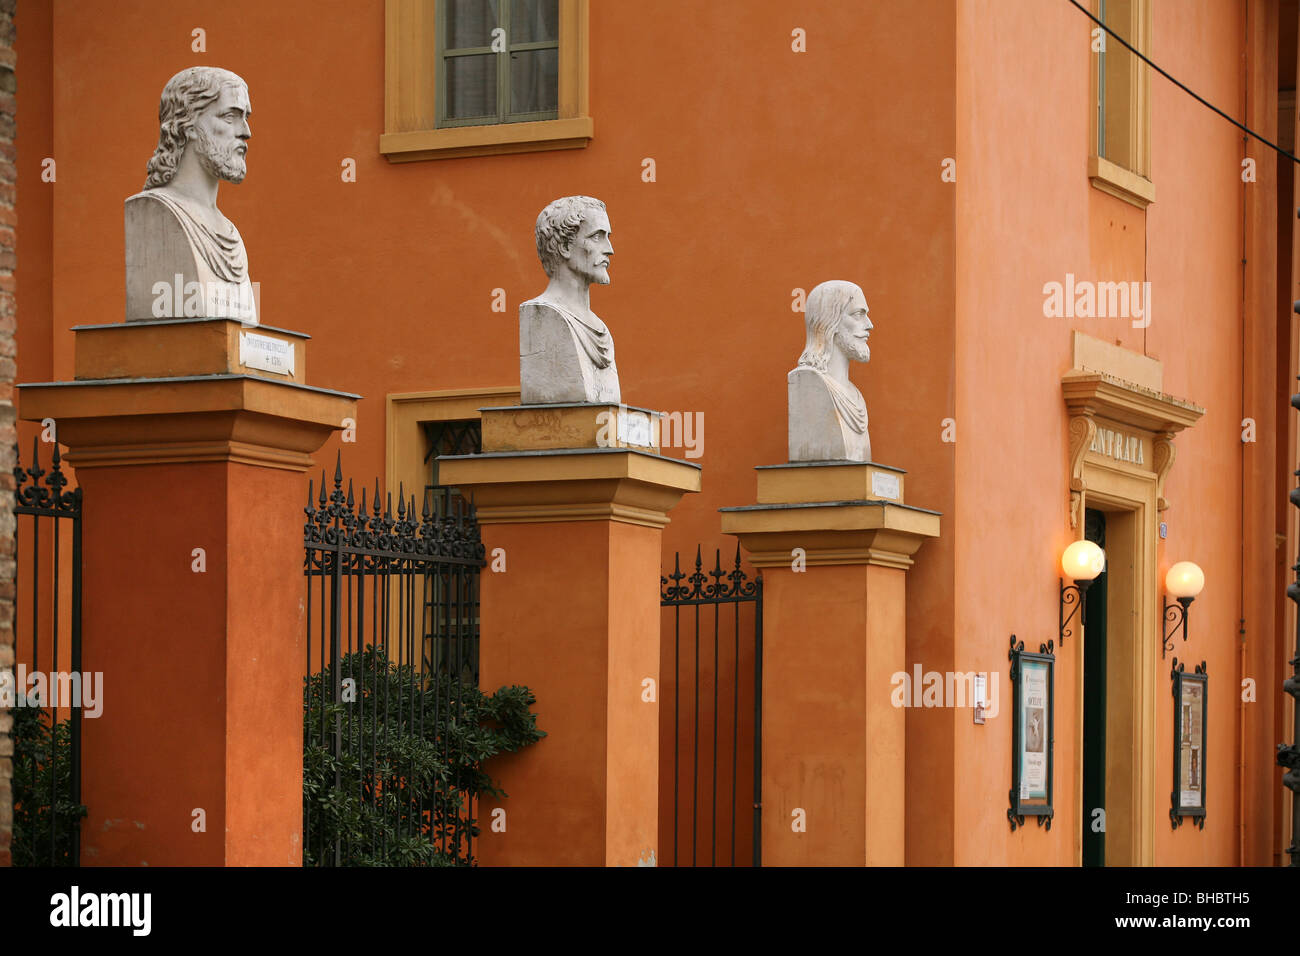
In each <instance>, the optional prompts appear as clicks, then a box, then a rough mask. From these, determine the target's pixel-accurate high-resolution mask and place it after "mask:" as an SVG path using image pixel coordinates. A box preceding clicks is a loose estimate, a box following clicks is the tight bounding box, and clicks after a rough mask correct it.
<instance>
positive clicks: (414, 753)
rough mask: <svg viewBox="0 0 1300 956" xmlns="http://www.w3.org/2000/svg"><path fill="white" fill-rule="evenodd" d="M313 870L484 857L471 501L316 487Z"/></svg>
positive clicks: (311, 519) (306, 836)
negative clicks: (476, 784)
mask: <svg viewBox="0 0 1300 956" xmlns="http://www.w3.org/2000/svg"><path fill="white" fill-rule="evenodd" d="M304 510H305V512H306V515H307V521H306V524H305V526H304V545H305V550H306V554H305V563H304V572H305V574H306V576H307V615H306V616H307V661H306V664H307V669H306V680H305V689H304V696H303V703H304V727H303V732H304V799H303V851H304V855H303V862H304V864H305V865H317V866H347V865H375V864H380V865H385V864H388V865H412V864H427V865H444V864H454V863H469V862H472V860H473V837H474V833H475V825H474V819H473V815H474V789H473V780H474V775H475V773H476V771H477V767H476V765H474V764H472V762H471V761H470V760H469V759H468V758H467V757H466V756H465V755H464V752H463V751H464V744H465V741H464V735H465V733H466V724H467V723H468V721H466V720H464V719H463V718H464V715H465V709H466V706H467V701H466V698H467V697H470V696H472V694H473V693H474V692H476V691H477V677H478V634H479V623H478V613H479V604H478V595H479V590H478V585H479V572H480V569H481V568H482V567H483V565H484V563H485V562H484V560H483V555H484V552H483V545H482V542H481V540H480V537H479V530H478V524H477V522H476V521H475V518H474V512H473V509H472V506H470V505H468V504H467V503H464V502H462V501H459V500H453V499H451V498H444V499H443V500H441V501H435V500H433V496H432V495H427V494H426V496H425V502H424V505H423V509H422V512H421V514H420V516H419V517H417V515H416V502H415V498H414V496H412V497H411V498H410V499H409V500H408V499H406V498H405V495H404V491H403V489H401V488H399V490H398V494H397V510H396V512H395V513H394V511H393V502H392V495H391V493H389V494H388V496H387V497H386V498H385V501H384V503H383V504H382V505H381V504H380V491H379V485H378V482H376V483H375V488H374V492H373V494H372V495H370V497H369V498H367V491H366V490H365V489H363V490H362V492H361V496H360V502H359V507H358V502H357V500H356V498H355V496H354V493H353V487H352V482H351V481H350V480H349V482H348V484H347V488H346V490H344V487H343V471H342V463H341V460H340V462H339V464H338V465H336V468H335V472H334V481H333V489H332V490H331V491H330V492H328V494H327V492H326V488H325V476H324V474H323V473H322V475H321V486H320V490H319V496H318V497H316V489H315V487H314V483H313V485H311V486H309V489H308V502H307V507H306V509H304Z"/></svg>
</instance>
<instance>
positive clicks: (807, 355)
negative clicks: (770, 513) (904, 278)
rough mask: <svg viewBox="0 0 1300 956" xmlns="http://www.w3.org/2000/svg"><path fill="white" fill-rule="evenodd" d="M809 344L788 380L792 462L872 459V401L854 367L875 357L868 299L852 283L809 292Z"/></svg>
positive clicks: (837, 281) (836, 282)
mask: <svg viewBox="0 0 1300 956" xmlns="http://www.w3.org/2000/svg"><path fill="white" fill-rule="evenodd" d="M804 321H805V323H806V325H807V341H806V344H805V345H804V350H803V354H802V355H800V356H799V364H798V365H797V366H796V367H795V368H794V370H793V371H791V372H790V374H789V375H788V376H786V382H787V385H788V394H789V403H790V418H789V446H790V461H870V460H871V436H870V435H869V434H868V432H867V403H866V401H865V400H864V399H863V397H862V393H861V392H860V391H858V389H857V386H855V385H854V384H853V383H852V382H851V381H849V363H850V362H866V361H868V360H869V359H870V358H871V350H870V349H869V348H868V347H867V338H868V337H869V336H870V334H871V329H872V328H873V326H872V323H871V319H870V318H868V317H867V300H866V297H865V296H864V295H863V294H862V290H861V289H860V288H859V287H858V286H856V285H854V284H853V283H852V282H846V281H844V280H842V279H832V280H831V281H829V282H823V283H822V284H821V285H819V286H817V287H816V288H815V289H813V290H812V292H810V293H809V294H808V301H807V303H806V306H805V308H804Z"/></svg>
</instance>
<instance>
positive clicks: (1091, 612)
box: [1082, 508, 1109, 866]
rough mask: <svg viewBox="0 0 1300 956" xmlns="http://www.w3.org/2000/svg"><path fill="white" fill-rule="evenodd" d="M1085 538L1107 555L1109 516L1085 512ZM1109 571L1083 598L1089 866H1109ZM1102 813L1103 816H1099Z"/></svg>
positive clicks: (1085, 840) (1085, 815)
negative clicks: (1107, 647) (1107, 826)
mask: <svg viewBox="0 0 1300 956" xmlns="http://www.w3.org/2000/svg"><path fill="white" fill-rule="evenodd" d="M1084 538H1086V539H1087V540H1088V541H1091V542H1092V543H1093V544H1095V545H1097V547H1099V548H1101V549H1102V550H1103V551H1105V550H1106V515H1105V513H1104V512H1101V511H1096V510H1094V509H1092V508H1089V509H1087V511H1086V512H1085V513H1084ZM1108 572H1109V566H1108V567H1107V568H1106V569H1104V570H1103V571H1102V572H1101V574H1100V575H1098V576H1097V579H1096V580H1095V581H1093V582H1092V586H1091V587H1089V588H1088V590H1087V592H1086V594H1085V595H1084V605H1083V614H1084V620H1085V621H1086V622H1087V624H1086V625H1085V627H1084V631H1083V821H1082V823H1083V853H1082V862H1083V865H1084V866H1105V865H1106V823H1105V821H1106V814H1105V808H1106V596H1107V591H1108V590H1109V589H1108V587H1107V583H1108V582H1107V575H1108ZM1099 810H1100V811H1101V812H1100V813H1098V811H1099Z"/></svg>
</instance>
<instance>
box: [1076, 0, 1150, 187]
mask: <svg viewBox="0 0 1300 956" xmlns="http://www.w3.org/2000/svg"><path fill="white" fill-rule="evenodd" d="M1090 6H1091V8H1092V13H1093V14H1094V15H1096V14H1097V12H1098V11H1097V3H1096V0H1093V3H1092V4H1091V5H1090ZM1127 27H1128V29H1127V30H1124V29H1120V30H1119V32H1120V33H1121V34H1124V33H1127V39H1128V41H1129V43H1130V44H1131V45H1132V46H1133V47H1135V48H1136V49H1138V50H1141V51H1142V52H1143V53H1145V54H1146V55H1148V56H1150V54H1151V3H1150V0H1132V3H1131V4H1130V5H1129V21H1128V24H1127ZM1081 29H1086V30H1087V31H1088V34H1089V43H1090V44H1091V35H1092V32H1093V30H1094V29H1096V24H1094V23H1093V22H1092V21H1091V20H1086V19H1085V20H1084V21H1083V24H1082V25H1081ZM1107 40H1108V41H1109V42H1110V43H1112V44H1114V46H1113V47H1111V48H1110V49H1119V50H1121V51H1123V47H1122V46H1120V45H1119V44H1118V43H1115V41H1114V38H1112V37H1109V36H1108V37H1107ZM1128 58H1129V63H1128V80H1127V82H1128V92H1129V102H1128V111H1127V112H1128V116H1127V119H1128V124H1127V128H1126V129H1125V130H1124V131H1123V132H1124V139H1123V140H1122V141H1121V143H1120V144H1119V145H1120V147H1121V149H1120V151H1121V152H1122V153H1123V155H1122V156H1121V157H1119V159H1120V161H1119V162H1115V161H1113V160H1108V159H1106V158H1105V157H1104V156H1101V155H1100V154H1099V153H1098V152H1097V140H1098V129H1097V92H1098V71H1097V55H1096V54H1092V55H1091V56H1090V57H1089V90H1090V91H1091V95H1090V97H1089V102H1088V131H1089V144H1090V158H1089V160H1088V178H1089V179H1090V180H1091V181H1092V184H1093V185H1094V186H1095V187H1097V188H1098V189H1100V190H1102V192H1105V193H1109V194H1110V195H1112V196H1115V197H1116V198H1118V199H1122V200H1124V201H1125V202H1128V203H1131V204H1133V205H1134V206H1137V207H1138V208H1139V209H1146V207H1147V206H1148V205H1150V204H1151V203H1153V202H1155V198H1156V195H1155V186H1154V184H1153V183H1152V182H1151V70H1150V69H1148V68H1147V66H1146V64H1145V63H1143V62H1142V61H1141V60H1139V59H1138V58H1137V57H1135V56H1133V55H1132V54H1128ZM1112 155H1114V154H1112Z"/></svg>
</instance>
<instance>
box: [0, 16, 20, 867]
mask: <svg viewBox="0 0 1300 956" xmlns="http://www.w3.org/2000/svg"><path fill="white" fill-rule="evenodd" d="M16 4H17V0H0V670H6V669H10V668H12V667H13V663H14V626H13V621H14V512H13V497H12V495H11V494H10V493H11V492H12V491H13V487H14V476H13V467H14V460H13V458H14V453H13V448H14V442H15V440H16V439H17V434H16V432H15V428H14V401H13V399H14V371H15V369H14V356H15V348H14V321H15V317H14V226H15V223H16V215H15V211H14V207H15V203H14V193H15V190H16V188H17V187H16V179H17V177H16V173H15V170H14V66H15V63H16V59H17V58H16V56H15V53H14V7H15V5H16ZM12 724H13V718H12V716H11V715H10V714H9V712H8V710H7V709H4V710H0V866H9V865H10V862H11V860H10V852H9V844H10V841H11V839H12V836H13V794H12V791H11V789H10V780H11V778H12V776H13V741H12V740H11V739H10V737H9V731H10V728H11V726H12Z"/></svg>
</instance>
